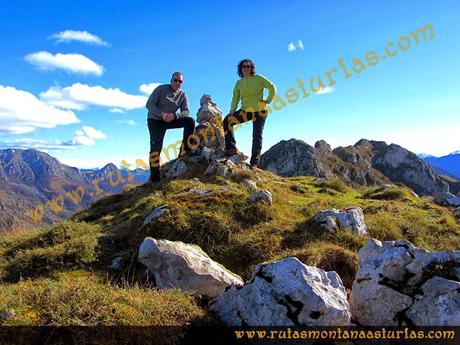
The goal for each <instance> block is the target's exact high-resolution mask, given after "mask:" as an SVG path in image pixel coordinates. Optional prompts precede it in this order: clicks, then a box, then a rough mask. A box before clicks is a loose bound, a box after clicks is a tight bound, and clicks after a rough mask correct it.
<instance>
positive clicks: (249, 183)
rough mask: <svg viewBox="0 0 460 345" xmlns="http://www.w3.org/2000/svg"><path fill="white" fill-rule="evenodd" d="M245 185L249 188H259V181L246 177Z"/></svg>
mask: <svg viewBox="0 0 460 345" xmlns="http://www.w3.org/2000/svg"><path fill="white" fill-rule="evenodd" d="M243 185H244V186H245V187H246V188H247V189H249V190H255V189H257V183H256V182H254V181H252V180H250V179H245V180H244V181H243Z"/></svg>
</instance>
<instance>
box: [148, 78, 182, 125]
mask: <svg viewBox="0 0 460 345" xmlns="http://www.w3.org/2000/svg"><path fill="white" fill-rule="evenodd" d="M145 107H146V108H147V109H148V114H147V118H148V119H153V120H161V119H162V117H161V116H162V115H163V113H175V114H176V119H178V118H181V117H186V116H189V109H188V100H187V95H186V93H185V92H184V91H183V90H181V89H179V90H174V89H173V88H172V87H171V85H170V84H164V85H160V86H158V87H157V88H156V89H155V90H153V92H152V94H151V95H150V97H149V99H148V101H147V104H146V105H145ZM179 108H180V110H181V111H180V112H177V110H178V109H179Z"/></svg>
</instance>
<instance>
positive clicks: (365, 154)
mask: <svg viewBox="0 0 460 345" xmlns="http://www.w3.org/2000/svg"><path fill="white" fill-rule="evenodd" d="M260 167H261V168H263V169H265V170H269V171H272V172H274V173H275V174H278V175H281V176H302V175H307V176H315V177H321V178H330V177H339V178H340V179H342V180H344V181H346V182H348V183H350V182H351V183H354V184H359V185H363V186H368V185H374V184H386V183H390V182H394V183H396V182H399V183H403V184H405V185H406V186H408V187H410V188H411V189H413V190H414V192H415V193H417V195H437V194H439V193H442V192H447V191H448V190H449V185H448V184H447V183H446V182H445V181H444V180H443V179H442V178H441V177H440V176H438V175H437V174H436V173H435V172H434V170H433V168H432V167H431V166H430V165H429V164H428V163H426V162H425V161H423V159H421V158H419V157H418V156H417V155H416V154H415V153H413V152H410V151H408V150H406V149H404V148H403V147H401V146H398V145H395V144H390V145H387V144H386V143H385V142H383V141H369V140H365V139H362V140H360V141H358V142H357V143H356V144H355V145H353V146H347V147H337V148H335V149H334V150H332V152H331V151H330V146H329V145H328V144H327V143H326V142H325V141H322V140H321V141H319V142H317V143H316V144H315V147H312V146H310V145H308V144H307V143H305V142H303V141H301V140H296V139H290V140H288V141H284V140H283V141H281V142H279V143H278V144H276V145H274V146H273V147H271V148H270V149H269V150H267V151H266V152H265V153H264V154H263V155H262V156H261V159H260Z"/></svg>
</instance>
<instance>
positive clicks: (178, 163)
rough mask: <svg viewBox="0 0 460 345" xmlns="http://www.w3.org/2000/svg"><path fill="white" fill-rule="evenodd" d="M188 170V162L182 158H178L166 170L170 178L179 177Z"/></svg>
mask: <svg viewBox="0 0 460 345" xmlns="http://www.w3.org/2000/svg"><path fill="white" fill-rule="evenodd" d="M186 171H187V164H185V162H184V161H183V160H182V158H177V159H176V160H175V161H174V163H172V164H171V167H170V168H169V169H168V170H167V171H166V172H165V176H166V177H168V178H178V177H180V176H182V175H183V174H184V173H185V172H186Z"/></svg>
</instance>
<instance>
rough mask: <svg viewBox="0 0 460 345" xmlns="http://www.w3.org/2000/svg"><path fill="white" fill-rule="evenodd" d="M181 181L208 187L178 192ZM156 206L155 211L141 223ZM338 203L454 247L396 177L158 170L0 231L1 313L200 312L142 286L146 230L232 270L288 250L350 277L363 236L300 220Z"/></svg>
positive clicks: (394, 232)
mask: <svg viewBox="0 0 460 345" xmlns="http://www.w3.org/2000/svg"><path fill="white" fill-rule="evenodd" d="M198 170H199V171H201V170H202V169H201V170H200V169H198ZM198 170H197V171H198ZM247 178H249V179H252V180H254V181H256V182H257V184H258V189H268V190H269V191H270V192H271V193H272V196H273V204H272V205H266V204H251V203H250V202H248V200H247V199H248V196H249V195H250V193H251V191H249V190H247V189H246V188H245V187H244V185H243V184H242V183H241V182H242V181H244V179H247ZM192 187H199V188H201V189H208V190H210V191H211V192H210V194H208V195H196V194H191V193H188V191H189V190H190V189H191V188H192ZM162 205H166V211H165V214H164V215H163V216H161V217H160V218H159V219H157V220H155V221H154V222H152V223H151V224H148V225H146V226H144V227H142V223H143V221H144V219H145V217H146V216H147V215H148V214H149V213H150V212H152V211H153V210H154V209H155V208H156V207H158V206H162ZM349 206H360V207H362V208H363V210H364V217H365V221H366V224H367V225H368V230H369V234H370V237H373V238H377V239H379V240H382V241H384V240H398V239H408V240H410V241H411V242H413V243H414V244H415V245H416V246H420V247H423V248H425V249H428V250H444V249H456V248H459V247H460V226H459V225H458V224H457V223H456V221H455V218H454V217H453V215H452V214H451V212H450V210H449V209H448V208H445V207H441V206H437V205H435V204H434V203H433V202H432V198H429V197H422V198H417V197H416V196H415V195H413V194H412V193H411V191H410V190H409V189H407V188H406V187H403V186H395V187H392V188H391V189H388V190H383V189H379V188H376V187H366V188H361V189H354V188H352V187H350V186H347V185H346V184H345V183H343V182H342V181H339V180H331V181H327V182H316V179H315V178H313V177H293V178H283V177H279V176H277V175H274V174H272V173H269V172H265V171H259V172H257V173H256V174H255V173H252V172H248V171H241V172H239V173H238V174H236V175H235V176H234V177H232V178H230V179H226V178H222V177H211V178H208V179H200V180H199V179H196V178H187V179H178V180H166V181H163V182H162V183H161V184H160V185H159V186H156V187H153V186H152V185H150V184H145V185H142V186H139V187H135V188H134V187H130V188H126V189H125V192H124V193H123V194H120V195H113V196H107V197H105V198H103V199H101V200H99V201H97V202H96V203H95V204H94V205H92V207H90V208H88V209H86V210H84V211H81V212H79V213H77V214H76V215H75V216H74V217H73V218H72V220H70V221H67V222H64V223H63V224H61V225H59V226H57V227H54V228H53V229H49V230H45V231H37V232H33V233H27V232H16V233H10V234H5V235H3V237H0V274H1V279H2V282H3V284H0V290H1V291H0V296H1V297H0V306H1V307H2V308H6V309H8V308H9V309H13V310H15V311H16V313H17V314H18V315H19V316H18V317H15V318H13V319H11V321H7V323H8V324H10V323H13V324H33V325H37V324H39V325H45V324H66V325H70V324H79V325H80V324H82V325H90V324H91V325H93V324H109V325H114V324H133V325H143V324H185V323H187V322H190V321H191V320H196V319H200V318H203V317H204V316H203V315H205V311H204V310H203V308H202V307H201V306H200V305H199V301H197V300H194V299H191V298H189V297H188V296H186V295H185V294H183V293H181V292H179V291H167V292H158V291H155V290H154V289H152V286H151V283H150V282H149V281H148V279H147V278H146V276H145V274H144V270H143V267H142V266H141V265H140V264H137V260H136V258H137V250H138V248H139V244H140V243H141V242H142V240H143V239H144V238H145V237H146V236H152V237H154V238H158V239H169V240H180V241H183V242H186V243H194V244H198V245H199V246H201V248H202V249H203V250H204V251H205V252H206V253H208V254H209V256H210V257H211V258H212V259H214V260H216V261H218V262H219V263H221V264H223V265H224V266H226V267H227V268H229V269H230V270H232V271H233V272H235V273H237V274H240V275H241V276H242V277H243V278H244V279H247V278H249V276H250V274H251V272H252V271H253V269H254V266H255V265H256V264H258V263H260V262H263V261H267V260H273V259H280V258H284V257H288V256H296V257H298V258H299V259H300V260H301V261H302V262H304V263H305V264H308V265H315V266H317V267H321V268H324V269H326V270H335V271H336V272H337V273H338V274H339V275H340V277H341V278H342V280H343V282H344V284H345V286H346V287H347V288H350V287H351V284H352V282H353V279H354V275H355V274H356V270H357V252H358V250H359V249H360V248H361V247H362V245H363V244H364V243H365V242H366V238H360V237H357V236H355V235H352V234H350V233H348V232H344V231H339V232H338V233H335V234H329V233H326V232H325V231H324V230H322V229H321V228H318V226H317V224H315V223H314V222H313V221H312V220H311V217H312V216H313V215H314V214H315V213H316V212H318V211H320V210H324V209H327V208H336V209H343V208H346V207H349ZM115 257H122V262H121V270H119V271H116V272H113V271H111V270H110V269H108V266H109V265H110V263H111V261H112V260H113V259H114V258H115ZM38 292H40V293H38ZM40 296H42V297H40ZM69 296H70V297H69ZM89 301H91V302H89Z"/></svg>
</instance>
